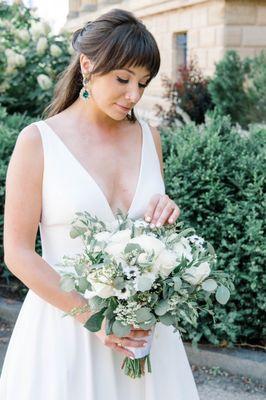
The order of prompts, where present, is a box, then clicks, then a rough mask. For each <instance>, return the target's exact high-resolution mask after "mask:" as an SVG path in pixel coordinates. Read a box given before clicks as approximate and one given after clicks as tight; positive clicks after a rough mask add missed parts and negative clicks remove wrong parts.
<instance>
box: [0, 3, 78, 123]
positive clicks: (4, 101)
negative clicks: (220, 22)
mask: <svg viewBox="0 0 266 400" xmlns="http://www.w3.org/2000/svg"><path fill="white" fill-rule="evenodd" d="M0 30H1V39H0V103H1V105H2V106H4V107H6V109H7V111H8V113H9V114H12V113H13V112H21V113H24V112H27V113H28V114H29V115H31V116H37V115H40V114H41V112H42V111H43V109H44V108H45V105H46V104H47V103H49V102H50V100H51V98H52V94H53V87H54V83H55V81H56V80H57V78H58V75H59V73H60V72H61V71H63V70H64V69H65V67H66V66H67V64H68V63H69V58H70V53H71V48H70V45H69V43H70V40H69V34H67V33H64V34H61V35H53V34H52V33H51V32H50V27H49V26H48V24H47V23H44V22H41V21H40V19H39V18H36V17H35V16H33V15H32V13H31V11H30V9H28V8H26V7H24V6H23V5H21V4H20V5H18V4H14V5H11V6H10V5H7V4H6V3H4V2H0Z"/></svg>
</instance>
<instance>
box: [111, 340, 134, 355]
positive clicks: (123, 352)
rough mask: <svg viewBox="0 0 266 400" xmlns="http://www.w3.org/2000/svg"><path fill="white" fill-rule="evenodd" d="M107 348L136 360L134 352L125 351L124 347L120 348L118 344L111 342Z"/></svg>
mask: <svg viewBox="0 0 266 400" xmlns="http://www.w3.org/2000/svg"><path fill="white" fill-rule="evenodd" d="M107 346H108V347H110V348H111V349H114V350H116V351H118V352H119V353H122V354H123V355H124V356H126V357H130V358H135V355H134V353H133V352H132V351H130V350H127V349H125V348H124V347H123V346H118V344H117V343H113V342H110V343H109V344H108V345H107Z"/></svg>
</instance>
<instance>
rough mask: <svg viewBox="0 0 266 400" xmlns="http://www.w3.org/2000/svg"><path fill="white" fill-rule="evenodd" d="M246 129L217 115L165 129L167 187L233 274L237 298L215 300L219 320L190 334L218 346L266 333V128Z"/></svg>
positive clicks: (254, 339)
mask: <svg viewBox="0 0 266 400" xmlns="http://www.w3.org/2000/svg"><path fill="white" fill-rule="evenodd" d="M240 133H241V132H239V131H238V130H236V128H234V127H233V126H232V125H231V123H230V120H229V118H228V117H220V116H218V115H215V114H213V115H212V116H209V117H207V118H206V123H205V124H204V125H201V126H196V125H195V124H193V123H191V124H188V125H186V126H184V127H182V128H179V129H178V130H175V131H171V130H170V129H169V130H165V131H164V132H162V140H163V151H164V160H165V182H166V189H167V193H168V194H169V196H170V197H171V198H173V199H174V200H175V201H176V202H177V204H178V205H179V206H180V209H181V215H180V218H181V219H182V220H184V221H186V223H188V224H190V225H192V226H193V227H195V229H196V231H197V232H198V233H199V234H200V235H202V236H203V237H205V238H206V239H207V240H208V241H210V242H211V243H212V244H213V246H214V248H215V249H216V251H217V255H218V260H219V262H218V267H219V268H221V269H224V270H226V271H228V272H229V273H230V274H231V275H232V277H233V279H234V284H235V288H236V289H235V292H234V293H233V295H232V299H231V301H230V302H229V303H228V305H226V307H222V306H219V305H217V306H216V313H217V321H216V325H215V326H214V327H213V326H212V324H211V321H210V319H209V318H208V316H207V315H203V314H202V315H201V321H200V323H199V325H198V329H197V332H193V333H191V334H189V335H188V338H189V339H194V340H196V341H198V340H200V341H203V342H204V341H208V342H211V343H213V344H224V345H226V344H228V343H229V344H230V343H236V342H242V343H243V342H246V341H248V342H256V343H258V342H261V340H262V338H263V336H264V337H265V333H266V332H265V331H264V332H263V312H264V313H265V308H266V296H265V283H266V282H265V281H266V275H265V267H264V263H265V246H264V247H263V230H264V229H265V224H264V221H263V217H264V216H265V215H264V214H263V210H265V186H264V185H265V184H264V182H265V181H264V173H265V161H264V160H265V143H266V127H265V126H264V127H260V126H253V127H251V129H250V131H249V132H248V134H247V132H242V135H241V134H240ZM264 317H265V314H264ZM264 329H265V328H264Z"/></svg>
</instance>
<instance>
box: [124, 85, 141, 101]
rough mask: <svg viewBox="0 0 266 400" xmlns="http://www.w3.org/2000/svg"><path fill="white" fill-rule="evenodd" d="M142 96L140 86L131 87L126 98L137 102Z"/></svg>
mask: <svg viewBox="0 0 266 400" xmlns="http://www.w3.org/2000/svg"><path fill="white" fill-rule="evenodd" d="M140 97H141V93H140V89H139V88H131V89H130V90H128V92H127V93H126V96H125V98H126V100H129V101H130V102H131V103H133V104H136V103H137V102H138V101H139V99H140Z"/></svg>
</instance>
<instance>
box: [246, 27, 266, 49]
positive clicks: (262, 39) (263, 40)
mask: <svg viewBox="0 0 266 400" xmlns="http://www.w3.org/2000/svg"><path fill="white" fill-rule="evenodd" d="M242 44H243V46H247V47H248V46H254V47H259V46H266V26H244V27H243V39H242Z"/></svg>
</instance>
